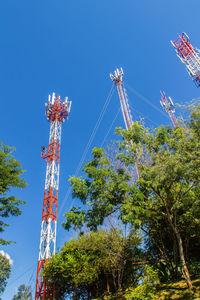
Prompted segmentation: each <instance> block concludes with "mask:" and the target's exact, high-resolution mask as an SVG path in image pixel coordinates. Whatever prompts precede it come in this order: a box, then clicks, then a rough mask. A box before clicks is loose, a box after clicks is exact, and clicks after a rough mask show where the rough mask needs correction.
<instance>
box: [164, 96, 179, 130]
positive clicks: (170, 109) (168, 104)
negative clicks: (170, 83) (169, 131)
mask: <svg viewBox="0 0 200 300" xmlns="http://www.w3.org/2000/svg"><path fill="white" fill-rule="evenodd" d="M160 93H161V101H160V104H161V105H162V107H163V109H164V110H165V111H166V112H167V113H168V114H169V117H170V119H171V121H172V124H173V126H174V127H177V125H178V124H177V120H176V117H175V114H174V113H175V107H174V103H173V101H172V99H171V97H169V99H167V97H166V95H165V92H161V91H160Z"/></svg>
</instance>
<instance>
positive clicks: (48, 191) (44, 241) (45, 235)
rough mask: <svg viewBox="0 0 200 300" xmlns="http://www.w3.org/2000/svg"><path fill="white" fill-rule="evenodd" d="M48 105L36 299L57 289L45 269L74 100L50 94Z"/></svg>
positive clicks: (53, 247)
mask: <svg viewBox="0 0 200 300" xmlns="http://www.w3.org/2000/svg"><path fill="white" fill-rule="evenodd" d="M45 105H46V115H47V120H48V121H49V122H50V135H49V146H48V148H45V147H42V153H41V157H42V158H43V159H45V160H46V162H47V168H46V179H45V190H44V202H43V211H42V225H41V234H40V246H39V259H38V267H37V279H36V291H35V300H46V299H52V298H53V291H52V290H50V288H49V287H48V285H47V284H46V283H45V282H44V280H43V277H42V276H41V272H42V270H43V269H44V266H45V264H46V263H47V261H48V260H49V258H50V257H51V256H52V255H54V254H55V250H56V227H57V206H58V185H59V170H60V145H61V128H62V123H63V122H64V121H65V119H66V118H67V117H68V115H69V113H70V108H71V101H68V98H65V100H64V101H62V100H61V99H60V97H57V98H56V97H55V93H53V94H52V96H50V95H49V99H48V103H46V104H45Z"/></svg>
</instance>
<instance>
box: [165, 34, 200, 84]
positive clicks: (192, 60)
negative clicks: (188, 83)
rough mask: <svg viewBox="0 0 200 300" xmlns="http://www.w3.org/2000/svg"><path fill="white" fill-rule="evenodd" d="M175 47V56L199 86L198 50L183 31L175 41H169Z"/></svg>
mask: <svg viewBox="0 0 200 300" xmlns="http://www.w3.org/2000/svg"><path fill="white" fill-rule="evenodd" d="M171 43H172V45H173V46H174V48H175V49H176V53H177V56H178V57H179V58H180V60H181V61H182V63H184V65H185V66H186V69H187V71H188V73H189V75H190V76H191V77H192V80H193V81H194V83H195V84H196V86H197V87H199V86H200V50H199V49H197V48H196V49H195V48H194V47H193V46H192V45H191V44H190V42H189V37H188V36H187V34H186V33H185V32H183V33H182V35H178V38H177V39H176V40H175V41H171Z"/></svg>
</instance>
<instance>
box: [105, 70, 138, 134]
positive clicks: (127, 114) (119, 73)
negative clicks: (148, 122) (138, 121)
mask: <svg viewBox="0 0 200 300" xmlns="http://www.w3.org/2000/svg"><path fill="white" fill-rule="evenodd" d="M123 75H124V72H123V69H122V68H121V70H119V69H116V70H115V71H114V74H110V78H111V79H112V82H113V83H114V84H115V85H116V87H117V91H118V94H119V100H120V103H121V110H122V114H123V118H124V123H125V126H126V129H129V127H130V126H131V125H132V123H133V119H132V115H131V110H130V107H129V104H128V97H127V94H126V90H125V88H124V86H123Z"/></svg>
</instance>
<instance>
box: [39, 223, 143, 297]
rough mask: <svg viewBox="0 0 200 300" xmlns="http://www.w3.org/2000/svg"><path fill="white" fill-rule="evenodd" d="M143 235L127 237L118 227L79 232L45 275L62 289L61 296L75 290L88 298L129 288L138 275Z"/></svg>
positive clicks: (57, 255) (50, 262)
mask: <svg viewBox="0 0 200 300" xmlns="http://www.w3.org/2000/svg"><path fill="white" fill-rule="evenodd" d="M140 242H141V239H140V238H139V237H138V235H137V234H136V233H135V234H133V233H130V234H129V235H128V237H127V238H126V237H125V236H123V235H122V234H121V232H119V231H118V230H116V229H112V230H111V231H109V232H107V231H105V230H102V229H101V230H99V231H97V232H90V233H88V234H84V235H81V236H79V238H78V239H73V240H71V241H69V242H67V243H65V245H64V246H63V248H62V249H61V252H60V253H57V254H56V255H55V256H54V257H52V258H51V259H50V260H49V262H48V263H47V265H46V266H45V269H44V272H43V275H44V278H45V280H46V281H47V282H48V285H50V286H52V287H53V286H54V284H55V286H56V288H57V289H58V290H59V299H61V298H62V297H64V296H65V297H67V296H68V297H69V296H71V295H72V293H73V291H74V290H75V287H76V290H77V294H78V296H79V297H80V299H82V298H81V297H86V298H87V299H93V298H96V297H100V296H102V295H103V294H104V293H106V292H107V293H112V294H115V293H116V292H118V291H120V290H121V289H122V288H123V289H125V288H127V287H128V286H129V284H130V282H132V280H133V278H134V277H136V276H137V272H136V270H135V267H134V266H133V264H132V261H133V259H135V260H137V259H138V258H139V257H141V255H142V251H141V250H139V248H138V246H139V244H140ZM84 299H85V298H84Z"/></svg>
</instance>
